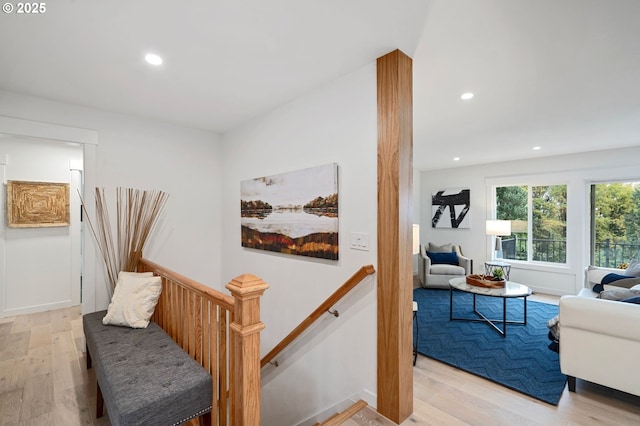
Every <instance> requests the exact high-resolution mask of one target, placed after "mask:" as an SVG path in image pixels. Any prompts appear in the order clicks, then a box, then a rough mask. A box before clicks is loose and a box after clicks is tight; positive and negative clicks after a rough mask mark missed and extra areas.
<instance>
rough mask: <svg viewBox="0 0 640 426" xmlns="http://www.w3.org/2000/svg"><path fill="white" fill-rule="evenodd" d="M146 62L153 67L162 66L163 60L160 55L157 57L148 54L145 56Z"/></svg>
mask: <svg viewBox="0 0 640 426" xmlns="http://www.w3.org/2000/svg"><path fill="white" fill-rule="evenodd" d="M144 60H145V61H147V62H148V63H150V64H151V65H161V64H162V58H161V57H160V56H158V55H156V54H155V53H147V54H146V55H145V56H144Z"/></svg>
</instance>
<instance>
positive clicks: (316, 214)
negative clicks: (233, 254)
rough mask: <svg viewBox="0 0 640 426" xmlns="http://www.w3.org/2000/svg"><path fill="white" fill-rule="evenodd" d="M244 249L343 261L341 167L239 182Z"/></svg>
mask: <svg viewBox="0 0 640 426" xmlns="http://www.w3.org/2000/svg"><path fill="white" fill-rule="evenodd" d="M240 215H241V219H240V223H241V226H242V247H247V248H253V249H260V250H268V251H275V252H279V253H286V254H294V255H299V256H310V257H318V258H322V259H331V260H338V165H337V164H327V165H324V166H318V167H312V168H309V169H303V170H297V171H294V172H289V173H282V174H279V175H273V176H265V177H260V178H255V179H251V180H245V181H242V182H241V183H240Z"/></svg>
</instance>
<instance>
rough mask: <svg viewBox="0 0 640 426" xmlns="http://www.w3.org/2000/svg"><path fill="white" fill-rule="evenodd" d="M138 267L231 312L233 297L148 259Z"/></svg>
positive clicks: (142, 260)
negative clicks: (210, 299) (184, 287)
mask: <svg viewBox="0 0 640 426" xmlns="http://www.w3.org/2000/svg"><path fill="white" fill-rule="evenodd" d="M139 265H140V266H139V269H142V268H144V269H145V270H146V271H150V272H155V273H156V275H160V276H162V277H165V278H168V279H170V280H171V281H173V282H176V283H178V284H181V285H186V286H188V287H189V288H190V289H191V291H193V292H195V293H197V294H199V295H200V296H208V297H211V298H213V299H215V301H216V303H217V304H218V305H220V306H222V307H223V308H225V309H226V310H227V311H229V312H233V303H234V299H233V297H231V296H229V295H227V294H224V293H222V292H219V291H217V290H215V289H213V288H211V287H207V286H206V285H204V284H201V283H199V282H197V281H194V280H192V279H191V278H187V277H185V276H184V275H180V274H178V273H177V272H174V271H172V270H170V269H167V268H165V267H164V266H160V265H158V264H157V263H154V262H152V261H150V260H149V259H145V258H142V259H140V262H139Z"/></svg>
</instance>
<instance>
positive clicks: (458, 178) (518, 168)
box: [420, 147, 640, 295]
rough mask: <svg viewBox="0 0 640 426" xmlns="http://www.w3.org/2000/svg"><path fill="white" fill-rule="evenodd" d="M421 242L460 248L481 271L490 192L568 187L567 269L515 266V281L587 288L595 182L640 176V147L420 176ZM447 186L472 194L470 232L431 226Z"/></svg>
mask: <svg viewBox="0 0 640 426" xmlns="http://www.w3.org/2000/svg"><path fill="white" fill-rule="evenodd" d="M420 175H421V188H420V215H421V219H420V223H421V227H420V229H421V242H422V243H423V244H424V243H426V242H434V243H438V244H444V243H447V242H454V243H457V244H461V245H462V248H463V251H464V253H465V255H467V256H469V257H471V258H472V259H473V268H474V272H476V273H480V272H483V268H484V262H485V260H486V259H490V258H491V254H492V253H491V246H490V240H489V237H487V236H486V235H485V233H484V232H485V220H486V219H489V218H490V216H491V211H490V209H491V204H490V202H491V199H490V193H491V188H492V187H494V186H500V185H513V184H566V185H567V190H568V200H567V204H568V205H567V216H568V217H567V265H566V266H552V265H548V264H547V265H540V264H538V265H534V264H526V263H518V262H512V264H513V266H512V269H511V276H510V278H511V280H512V281H516V282H521V283H523V284H526V285H528V286H530V287H531V288H532V289H533V290H534V291H540V292H543V293H549V294H557V295H562V294H574V293H575V292H577V291H578V290H579V289H580V288H581V287H582V286H583V279H584V272H583V271H584V268H585V267H586V266H587V265H588V263H589V208H590V207H589V189H588V185H589V184H590V183H592V182H602V181H607V180H623V179H638V178H640V147H632V148H624V149H613V150H606V151H598V152H589V153H582V154H574V155H564V156H557V157H546V158H537V159H531V160H522V161H511V162H504V163H501V164H500V165H499V167H496V166H492V167H487V166H486V165H483V166H473V167H459V168H450V169H446V170H437V171H423V172H421V174H420ZM446 188H469V189H470V190H471V209H470V215H471V228H470V229H433V228H431V194H432V193H434V192H436V191H437V190H441V189H446Z"/></svg>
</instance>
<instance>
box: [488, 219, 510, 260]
mask: <svg viewBox="0 0 640 426" xmlns="http://www.w3.org/2000/svg"><path fill="white" fill-rule="evenodd" d="M486 234H487V235H490V236H494V237H496V243H495V247H494V248H493V250H492V255H491V260H494V259H501V258H502V238H500V237H505V236H508V235H511V221H510V220H487V224H486Z"/></svg>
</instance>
